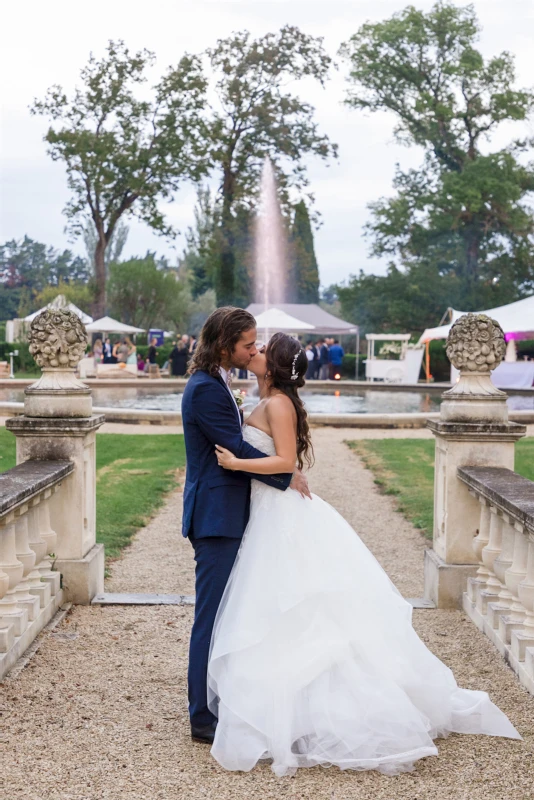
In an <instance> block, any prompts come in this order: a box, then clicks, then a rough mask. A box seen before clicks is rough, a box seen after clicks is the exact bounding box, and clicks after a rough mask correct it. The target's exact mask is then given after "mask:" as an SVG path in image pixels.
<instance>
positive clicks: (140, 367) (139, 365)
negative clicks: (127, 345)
mask: <svg viewBox="0 0 534 800" xmlns="http://www.w3.org/2000/svg"><path fill="white" fill-rule="evenodd" d="M137 371H138V372H144V371H145V362H144V359H143V356H142V355H141V353H138V354H137Z"/></svg>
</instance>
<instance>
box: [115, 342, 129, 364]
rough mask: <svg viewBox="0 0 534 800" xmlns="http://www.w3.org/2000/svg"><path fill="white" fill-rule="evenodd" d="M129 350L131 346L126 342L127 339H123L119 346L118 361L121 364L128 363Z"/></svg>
mask: <svg viewBox="0 0 534 800" xmlns="http://www.w3.org/2000/svg"><path fill="white" fill-rule="evenodd" d="M129 350H130V348H129V347H128V345H127V344H126V339H121V342H120V344H119V346H118V348H117V361H118V362H119V364H126V362H127V360H128V353H129Z"/></svg>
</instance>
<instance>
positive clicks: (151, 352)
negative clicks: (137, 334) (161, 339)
mask: <svg viewBox="0 0 534 800" xmlns="http://www.w3.org/2000/svg"><path fill="white" fill-rule="evenodd" d="M157 341H158V340H157V339H156V338H153V339H151V340H150V347H149V348H148V363H149V364H155V363H156V354H157V352H158V348H157Z"/></svg>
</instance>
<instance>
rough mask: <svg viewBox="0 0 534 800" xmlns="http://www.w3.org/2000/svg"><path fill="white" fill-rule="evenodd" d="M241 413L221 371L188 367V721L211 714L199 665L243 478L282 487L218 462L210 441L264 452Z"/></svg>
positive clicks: (236, 541) (244, 494) (244, 454)
mask: <svg viewBox="0 0 534 800" xmlns="http://www.w3.org/2000/svg"><path fill="white" fill-rule="evenodd" d="M241 421H242V420H241V416H240V413H239V411H238V410H237V408H236V404H235V402H234V400H233V399H232V396H231V394H230V391H229V389H228V387H227V386H226V385H225V384H224V382H223V380H222V378H219V377H217V378H214V377H213V376H212V375H209V374H208V373H207V372H203V371H201V370H199V371H198V372H195V373H194V374H193V375H192V376H191V378H190V379H189V380H188V382H187V386H186V388H185V391H184V395H183V398H182V422H183V427H184V437H185V448H186V454H187V474H186V481H185V489H184V515H183V525H182V533H183V535H184V536H188V537H189V539H190V540H191V543H192V545H193V548H194V550H195V562H196V570H195V592H196V602H195V621H194V623H193V630H192V631H191V644H190V650H189V676H188V678H189V714H190V717H191V723H192V724H193V725H195V726H204V725H209V724H210V723H211V722H213V720H214V717H213V715H212V713H211V712H210V711H209V709H208V706H207V692H206V689H207V669H208V656H209V646H210V641H211V633H212V630H213V623H214V621H215V615H216V613H217V608H218V607H219V603H220V600H221V597H222V594H223V592H224V588H225V586H226V584H227V582H228V578H229V576H230V572H231V571H232V567H233V564H234V561H235V558H236V555H237V551H238V550H239V545H240V543H241V538H242V536H243V533H244V532H245V528H246V526H247V522H248V516H249V508H250V479H251V477H255V478H257V479H258V480H261V481H263V482H264V483H267V484H269V485H270V486H275V487H276V488H278V489H281V490H285V489H287V487H288V486H289V483H290V481H291V474H280V475H250V474H247V473H244V472H235V473H233V472H230V471H228V470H225V469H223V468H222V467H219V465H218V463H217V458H216V456H215V445H216V444H220V445H221V446H222V447H226V448H227V449H228V450H231V452H232V453H234V455H236V456H237V457H238V458H265V453H261V452H260V451H259V450H256V448H255V447H252V445H249V444H248V443H247V442H245V441H244V440H243V436H242V433H241Z"/></svg>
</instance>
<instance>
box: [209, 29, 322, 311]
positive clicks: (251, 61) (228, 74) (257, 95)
mask: <svg viewBox="0 0 534 800" xmlns="http://www.w3.org/2000/svg"><path fill="white" fill-rule="evenodd" d="M207 52H208V57H209V60H210V63H211V67H212V70H213V71H214V73H215V75H216V84H215V94H216V97H217V100H218V105H217V106H216V107H215V108H214V110H213V114H214V116H213V124H212V129H211V139H212V145H213V149H212V158H213V160H214V163H215V166H216V169H217V170H218V173H219V181H220V183H219V186H220V194H221V212H220V213H221V217H220V224H219V226H218V253H219V256H218V268H217V274H216V291H217V300H218V302H219V303H222V304H224V303H231V302H234V301H235V298H236V296H237V295H238V294H239V291H238V290H239V284H240V279H239V278H238V264H237V258H236V248H235V243H236V237H239V236H242V234H243V228H242V225H243V216H241V218H240V219H238V218H237V217H238V209H239V208H243V207H245V208H248V209H250V208H251V207H254V206H255V204H256V201H257V192H258V185H259V178H260V173H261V168H262V164H263V161H264V159H265V157H266V156H269V158H270V159H271V161H272V163H273V165H274V167H275V171H276V173H277V177H278V182H279V190H280V197H281V200H282V204H283V205H284V206H285V207H286V209H289V195H290V192H291V191H294V192H297V193H302V192H304V191H305V190H306V187H307V186H308V178H307V172H306V165H307V163H308V162H309V158H310V156H318V157H319V158H321V159H325V160H327V159H329V158H330V157H332V156H335V155H336V153H337V149H336V146H335V145H334V144H332V143H331V142H330V141H329V139H328V137H327V136H325V135H324V134H322V133H320V131H319V129H318V126H317V123H316V121H315V119H314V109H313V107H312V106H311V105H310V104H309V103H306V102H304V101H302V100H301V99H300V98H299V97H297V96H296V95H295V94H294V93H292V92H291V91H290V90H289V89H288V88H287V87H288V84H290V83H294V82H296V81H299V80H301V79H304V78H312V79H314V80H316V81H318V82H319V83H320V84H321V85H324V83H325V81H326V79H327V76H328V71H329V69H330V65H331V59H330V58H329V56H328V55H327V54H326V52H325V50H324V48H323V43H322V39H321V38H317V37H313V36H309V35H307V34H305V33H302V32H301V31H300V30H299V29H298V28H295V27H291V26H286V27H284V28H282V29H281V30H280V31H279V32H277V33H268V34H265V35H264V36H262V37H260V38H258V39H253V38H252V37H251V35H250V33H248V32H247V31H241V32H238V33H234V34H232V36H230V37H229V38H227V39H221V40H219V41H218V42H217V44H216V46H215V47H214V48H212V49H210V50H208V51H207Z"/></svg>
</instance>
